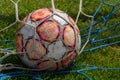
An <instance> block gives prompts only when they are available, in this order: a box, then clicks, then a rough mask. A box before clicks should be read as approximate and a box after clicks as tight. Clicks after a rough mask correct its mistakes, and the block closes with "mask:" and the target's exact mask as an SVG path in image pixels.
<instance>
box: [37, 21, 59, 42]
mask: <svg viewBox="0 0 120 80" xmlns="http://www.w3.org/2000/svg"><path fill="white" fill-rule="evenodd" d="M37 33H38V35H39V36H40V38H41V39H43V40H45V41H47V42H53V41H55V40H57V38H58V36H59V33H60V28H59V26H58V24H57V23H56V22H55V21H53V20H48V21H45V22H43V23H42V24H40V25H39V26H38V27H37Z"/></svg>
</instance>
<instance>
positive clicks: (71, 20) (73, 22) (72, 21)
mask: <svg viewBox="0 0 120 80" xmlns="http://www.w3.org/2000/svg"><path fill="white" fill-rule="evenodd" d="M68 18H69V20H70V22H71V23H72V24H73V25H75V21H74V20H73V19H72V18H71V17H70V16H69V17H68ZM75 29H76V30H77V32H78V33H79V34H80V30H79V28H78V26H77V25H75Z"/></svg>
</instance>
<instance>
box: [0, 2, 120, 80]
mask: <svg viewBox="0 0 120 80" xmlns="http://www.w3.org/2000/svg"><path fill="white" fill-rule="evenodd" d="M119 2H120V0H116V3H114V4H110V3H107V2H106V1H105V0H102V1H101V3H100V5H99V6H98V8H97V10H96V11H95V12H94V14H93V17H92V20H91V24H90V26H88V27H86V28H83V29H81V33H82V32H84V31H89V33H87V34H83V35H81V38H82V39H84V38H88V37H90V36H94V37H92V38H90V39H89V44H90V45H97V44H98V45H97V46H95V47H92V48H89V49H85V50H83V52H89V51H93V50H96V49H99V48H102V47H106V46H111V45H114V44H118V43H120V41H114V42H110V43H104V41H107V40H112V39H117V38H120V35H119V34H117V35H116V34H115V33H116V31H117V29H118V27H119V26H120V21H119V22H118V23H115V24H112V25H109V26H107V24H108V22H109V20H110V19H111V17H112V16H113V15H114V14H116V13H117V12H118V11H120V7H119V8H117V9H116V6H117V5H118V3H119ZM102 5H107V6H109V7H111V8H112V9H111V10H110V12H109V13H108V15H107V16H101V19H100V20H98V21H96V22H95V17H96V16H97V13H98V12H99V11H100V9H101V7H102ZM100 23H103V25H102V28H98V27H97V28H96V29H94V30H93V28H94V27H95V26H97V25H98V24H100ZM111 29H112V32H111V34H109V36H108V37H106V38H102V39H98V37H99V36H100V35H101V34H102V33H104V32H105V31H109V30H111ZM0 42H1V43H3V42H15V40H0ZM82 44H85V41H82ZM13 49H15V47H10V48H9V47H8V48H5V50H13ZM72 66H73V67H74V66H80V67H81V66H83V67H85V68H82V69H75V70H71V69H67V70H63V71H57V72H30V73H26V72H25V71H14V72H9V73H1V74H0V80H5V79H6V78H13V77H18V76H27V77H32V79H33V80H42V78H38V76H42V75H46V73H47V75H52V74H63V73H78V74H81V75H83V76H84V77H85V78H86V79H88V80H92V78H91V77H90V76H89V75H87V74H86V73H85V71H92V70H120V68H103V67H97V66H93V65H89V64H73V65H72Z"/></svg>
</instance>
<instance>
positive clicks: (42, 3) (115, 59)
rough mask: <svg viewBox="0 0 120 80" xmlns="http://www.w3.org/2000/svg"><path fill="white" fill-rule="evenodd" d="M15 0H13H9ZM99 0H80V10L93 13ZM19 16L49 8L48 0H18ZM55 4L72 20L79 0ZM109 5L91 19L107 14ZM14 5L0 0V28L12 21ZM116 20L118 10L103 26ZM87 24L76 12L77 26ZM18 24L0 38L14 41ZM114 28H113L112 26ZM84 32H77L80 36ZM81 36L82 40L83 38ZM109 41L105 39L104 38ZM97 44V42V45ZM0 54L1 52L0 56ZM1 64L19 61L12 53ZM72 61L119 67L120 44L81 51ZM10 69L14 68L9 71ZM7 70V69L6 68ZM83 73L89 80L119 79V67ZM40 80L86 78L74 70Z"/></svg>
mask: <svg viewBox="0 0 120 80" xmlns="http://www.w3.org/2000/svg"><path fill="white" fill-rule="evenodd" d="M13 1H17V0H13ZM101 1H102V0H83V5H82V10H83V12H84V13H86V14H88V15H93V14H94V12H95V11H96V10H97V8H98V6H99V5H100V3H101ZM104 1H107V2H108V3H109V4H114V3H115V2H116V1H117V0H104ZM18 7H19V11H18V12H19V19H20V20H22V19H23V18H24V17H25V16H26V15H28V14H29V13H31V12H33V11H35V10H37V9H40V8H51V0H20V2H19V4H18ZM55 7H56V8H57V9H60V10H62V11H64V12H65V13H67V14H68V15H70V16H71V17H72V18H73V19H74V20H75V19H76V16H77V13H78V10H79V0H55ZM114 8H116V9H117V8H120V1H119V3H118V5H117V6H115V7H114ZM111 9H112V7H110V6H108V5H102V7H101V9H100V10H99V12H98V13H97V15H95V18H94V21H95V22H96V21H98V20H99V19H101V17H103V16H107V15H108V14H109V13H110V11H111ZM15 20H16V17H15V7H14V4H13V3H12V2H11V1H10V0H0V30H1V29H3V28H4V27H6V26H8V25H10V24H11V23H13V22H15ZM118 22H120V10H119V11H118V12H117V13H115V14H114V15H113V16H112V17H111V18H110V20H108V22H107V24H106V26H107V27H108V26H110V25H113V24H115V23H118ZM90 24H91V18H89V17H86V16H84V15H83V14H80V17H79V20H78V23H77V25H78V27H79V29H80V30H82V29H83V28H85V27H87V26H89V25H90ZM19 25H20V23H19V22H17V23H16V24H15V25H13V26H12V27H11V28H9V29H7V30H5V31H2V32H0V40H15V34H16V30H17V28H18V27H19ZM103 25H104V22H103V23H101V24H98V25H96V26H95V27H94V28H93V29H96V28H98V27H99V28H102V27H101V26H103ZM113 30H114V29H113ZM84 33H88V32H87V31H86V32H81V36H82V35H83V34H84ZM110 33H112V29H111V31H109V30H108V31H107V32H105V33H102V34H100V37H99V38H98V39H102V38H106V37H107V36H108V35H109V34H110ZM115 34H117V35H119V34H120V25H119V26H118V27H117V30H116V33H115ZM91 37H94V36H91ZM83 40H84V39H82V41H83ZM119 40H120V37H119V38H115V39H113V40H112V41H113V42H114V41H119ZM108 42H109V41H108ZM14 45H15V43H2V42H0V48H7V47H11V46H14ZM99 45H101V43H100V44H99ZM95 46H96V45H91V44H88V45H87V46H86V47H85V49H90V48H92V47H95ZM1 56H2V55H1ZM2 63H15V64H22V63H20V60H19V59H18V57H16V56H11V57H8V58H7V59H5V60H4V61H3V62H2ZM75 63H76V64H90V65H95V66H97V67H105V68H119V67H120V44H115V45H111V46H107V47H103V48H99V49H96V50H94V51H88V52H83V53H82V54H81V55H79V56H78V57H77V58H76V62H75ZM82 68H85V67H83V66H71V70H76V69H82ZM10 71H13V72H14V70H10ZM8 72H9V70H8ZM84 72H85V73H86V74H87V75H89V76H90V77H91V78H92V79H93V80H119V79H120V71H119V70H109V71H108V70H92V71H84ZM39 77H40V78H42V79H43V80H86V78H85V77H84V76H82V75H81V74H77V73H64V74H52V75H48V74H44V75H42V76H39ZM7 80H32V79H31V78H30V77H16V78H12V79H9V78H8V79H7Z"/></svg>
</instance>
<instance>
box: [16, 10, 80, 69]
mask: <svg viewBox="0 0 120 80" xmlns="http://www.w3.org/2000/svg"><path fill="white" fill-rule="evenodd" d="M80 44H81V39H80V31H79V29H78V27H77V26H76V25H75V22H74V20H73V19H72V18H71V17H70V16H68V15H67V14H66V13H64V12H63V11H60V10H55V12H54V13H53V10H52V9H48V8H43V9H39V10H36V11H34V12H32V13H30V14H29V15H28V16H26V17H25V18H24V20H23V21H22V22H21V24H20V27H19V28H18V30H17V33H16V47H17V52H18V53H20V55H19V57H20V59H21V61H22V62H23V63H24V64H25V65H26V66H28V67H29V68H33V69H39V70H40V71H41V70H52V71H54V70H61V69H64V68H66V67H68V66H69V65H70V64H71V63H72V62H73V60H74V59H75V58H76V56H77V55H79V49H80Z"/></svg>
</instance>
